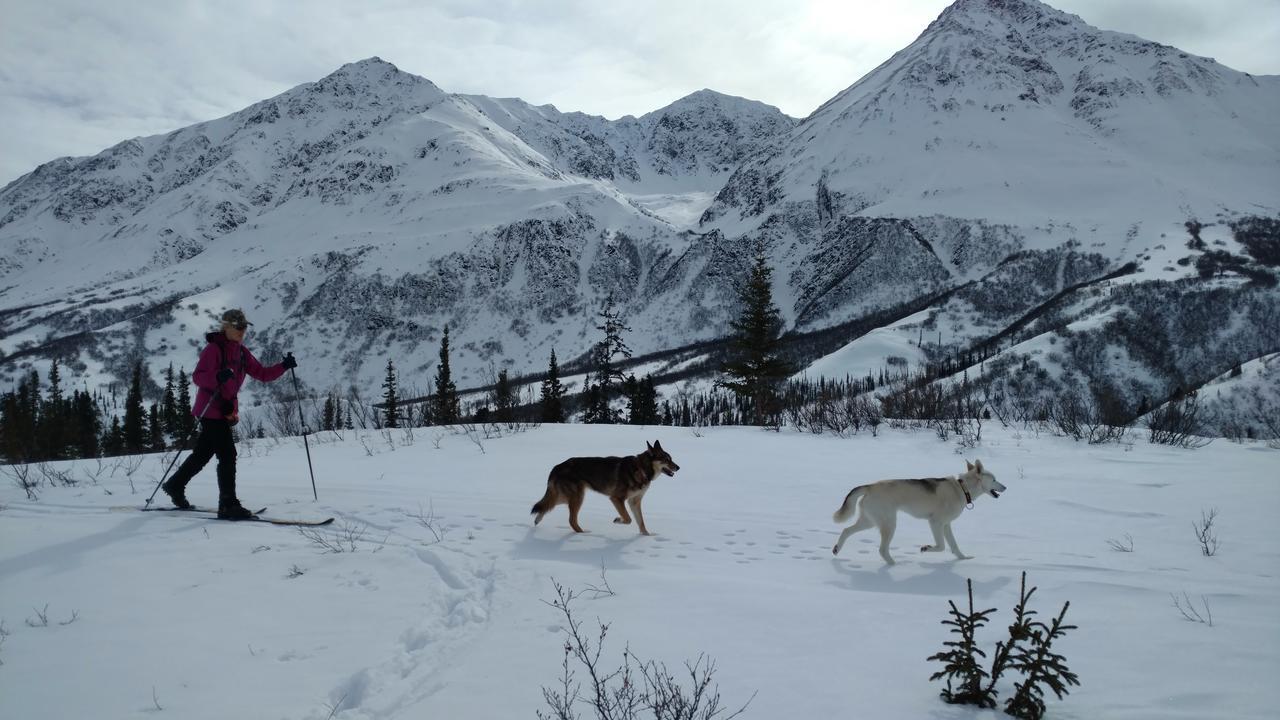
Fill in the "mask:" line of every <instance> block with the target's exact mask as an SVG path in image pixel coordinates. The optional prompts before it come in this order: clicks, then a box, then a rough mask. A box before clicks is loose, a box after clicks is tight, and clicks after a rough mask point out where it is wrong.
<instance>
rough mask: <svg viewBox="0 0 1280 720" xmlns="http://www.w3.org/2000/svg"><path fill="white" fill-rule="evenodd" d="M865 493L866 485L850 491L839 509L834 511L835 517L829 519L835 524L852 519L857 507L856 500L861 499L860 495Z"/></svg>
mask: <svg viewBox="0 0 1280 720" xmlns="http://www.w3.org/2000/svg"><path fill="white" fill-rule="evenodd" d="M866 491H867V486H866V485H859V486H858V487H856V488H854V489H852V490H850V491H849V494H848V495H845V496H844V504H843V505H841V506H840V509H839V510H837V511H836V513H835V515H832V516H831V519H832V520H834V521H835V522H838V523H842V522H844V521H846V520H848V519H849V518H851V517H853V513H854V510H856V509H857V507H858V498H860V497H862V493H864V492H866Z"/></svg>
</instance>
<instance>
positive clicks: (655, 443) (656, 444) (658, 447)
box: [653, 440, 662, 450]
mask: <svg viewBox="0 0 1280 720" xmlns="http://www.w3.org/2000/svg"><path fill="white" fill-rule="evenodd" d="M653 449H654V450H661V449H662V441H661V440H654V441H653Z"/></svg>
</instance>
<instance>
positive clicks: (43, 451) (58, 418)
mask: <svg viewBox="0 0 1280 720" xmlns="http://www.w3.org/2000/svg"><path fill="white" fill-rule="evenodd" d="M34 440H35V444H36V445H37V446H38V448H39V450H38V453H39V457H40V459H42V460H61V459H63V458H66V457H68V454H67V448H66V445H67V411H66V408H65V407H64V403H63V399H62V376H61V375H60V374H59V373H58V360H57V358H54V360H53V364H52V365H51V366H50V368H49V392H48V394H47V395H46V396H45V400H44V402H43V403H41V406H40V413H39V418H38V423H37V426H36V437H35V438H34Z"/></svg>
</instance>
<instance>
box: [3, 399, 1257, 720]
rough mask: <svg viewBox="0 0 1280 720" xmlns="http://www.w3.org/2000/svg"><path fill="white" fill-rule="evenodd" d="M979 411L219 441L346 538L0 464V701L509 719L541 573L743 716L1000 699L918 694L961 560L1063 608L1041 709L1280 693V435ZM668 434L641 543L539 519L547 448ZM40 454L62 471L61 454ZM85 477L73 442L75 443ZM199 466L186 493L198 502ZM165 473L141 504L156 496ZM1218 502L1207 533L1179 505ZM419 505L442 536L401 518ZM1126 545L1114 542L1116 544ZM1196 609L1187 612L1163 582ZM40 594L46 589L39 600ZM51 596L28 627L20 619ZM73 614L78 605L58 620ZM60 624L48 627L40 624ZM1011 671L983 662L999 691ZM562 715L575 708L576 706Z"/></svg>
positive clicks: (56, 706)
mask: <svg viewBox="0 0 1280 720" xmlns="http://www.w3.org/2000/svg"><path fill="white" fill-rule="evenodd" d="M989 425H990V424H988V427H985V428H984V438H983V445H982V447H980V448H978V449H977V450H968V451H965V452H963V453H962V452H960V451H959V450H958V449H957V447H956V446H955V445H954V444H953V443H946V442H942V441H940V440H938V439H937V438H936V437H935V436H934V435H932V434H929V433H923V432H916V433H912V432H905V431H888V432H884V433H882V434H881V436H880V437H871V436H869V435H865V434H864V435H860V436H857V437H854V438H850V439H840V438H835V437H830V436H810V435H802V434H796V433H793V432H783V433H780V434H774V433H769V432H765V431H760V430H756V429H747V428H717V429H708V430H702V431H699V432H698V433H697V434H695V433H694V432H692V431H690V430H689V429H679V428H631V427H598V426H581V425H570V426H546V427H540V428H535V429H531V430H529V431H528V432H523V433H518V434H514V435H509V436H506V437H501V438H495V439H481V440H479V442H476V441H473V440H472V439H469V438H468V437H466V436H464V435H460V434H446V433H445V432H443V431H441V430H438V429H432V428H426V429H418V430H415V431H414V432H413V436H412V441H411V442H410V438H409V436H408V435H407V434H406V433H405V432H403V431H397V432H395V433H392V434H391V435H390V436H389V439H388V437H385V436H383V435H381V434H378V433H373V432H370V433H366V434H365V435H364V437H363V440H362V439H361V438H360V437H357V435H356V433H353V432H348V433H347V434H346V437H345V439H344V440H341V441H338V440H336V439H333V438H324V437H319V436H318V437H313V438H312V440H311V448H310V449H311V455H312V458H313V459H314V461H315V468H316V482H317V484H318V486H319V495H320V500H319V502H314V501H312V499H311V487H310V482H309V480H308V477H307V467H306V460H305V457H304V454H303V448H302V443H301V441H300V440H296V439H290V440H286V441H282V442H274V441H257V442H255V443H252V444H249V443H242V444H241V446H240V450H241V459H240V478H241V479H240V488H241V493H240V494H241V497H242V499H243V500H244V501H245V503H246V504H248V505H251V506H262V505H268V506H270V507H271V514H273V515H276V516H283V517H303V518H315V517H327V516H329V515H333V516H336V517H337V521H336V522H335V523H334V525H333V526H331V528H330V529H329V530H328V531H326V532H327V536H328V537H330V538H332V539H335V540H338V539H343V538H349V537H350V536H351V535H352V534H353V533H354V534H362V535H361V537H360V539H357V540H355V543H354V544H355V551H354V552H343V553H326V552H324V551H322V550H321V549H320V548H319V547H318V546H317V545H316V544H315V543H314V542H313V541H311V540H309V539H308V538H306V537H304V536H303V535H302V534H301V533H299V532H298V531H297V530H295V529H293V528H288V527H275V526H270V525H265V524H257V523H250V524H232V523H225V522H218V521H214V520H206V519H199V518H196V517H191V516H183V515H181V514H177V513H141V512H136V511H132V510H128V509H121V508H127V507H129V506H138V505H141V504H142V502H143V500H144V499H145V498H146V496H147V494H148V493H149V492H150V491H151V488H152V487H153V485H154V483H155V482H156V481H157V479H158V477H159V474H160V472H161V471H162V469H163V468H162V465H161V458H159V457H158V456H151V457H148V458H146V459H145V460H144V461H143V462H142V465H141V467H140V469H138V470H137V471H136V473H135V474H134V475H133V477H132V486H131V483H130V482H129V480H128V478H127V477H126V469H125V468H124V467H123V466H121V467H117V468H115V473H114V475H110V474H109V473H110V469H107V470H105V471H104V472H103V473H102V474H101V475H100V476H99V477H98V479H97V481H96V482H92V483H91V482H88V481H84V482H83V484H81V485H80V486H78V487H74V488H66V487H59V488H44V489H43V490H42V491H41V493H40V499H39V500H38V501H35V502H31V501H28V500H27V499H26V497H25V495H24V494H23V493H22V491H21V490H19V489H18V488H17V487H16V486H15V485H14V484H13V483H12V482H11V481H10V480H9V479H5V481H4V483H3V486H0V505H3V509H2V510H0V619H2V620H3V627H4V629H5V630H6V631H7V633H8V634H7V636H5V637H4V639H3V644H0V663H3V664H2V665H0V716H3V717H5V718H89V717H93V718H136V717H174V718H183V719H184V720H197V719H199V718H217V719H218V720H225V718H229V717H243V718H249V717H252V718H298V719H307V718H316V719H322V718H327V717H330V715H331V712H332V710H333V706H335V705H337V706H338V707H337V712H336V713H333V714H332V717H334V718H344V719H354V718H365V719H370V720H372V719H375V718H376V719H383V718H429V717H430V718H435V717H453V718H532V717H534V716H535V711H536V710H537V709H539V708H540V707H543V700H542V692H541V688H542V687H543V686H554V685H555V683H556V682H557V678H558V674H559V671H560V660H561V650H562V646H563V642H564V638H563V633H562V630H561V625H562V618H561V617H560V616H559V615H558V614H557V612H556V611H555V610H554V609H553V608H551V607H549V606H548V605H547V604H545V603H544V602H542V601H544V600H548V599H551V598H553V597H554V591H553V587H552V579H553V578H554V579H555V580H557V581H559V582H561V583H563V584H565V585H567V586H569V587H572V588H576V589H578V590H584V589H586V588H587V586H588V585H597V586H598V585H601V584H602V582H603V581H602V578H601V574H602V568H603V572H604V575H605V580H607V583H608V585H609V586H610V587H611V588H612V590H613V591H614V593H615V594H613V595H611V596H605V597H599V598H593V597H592V594H591V593H587V594H586V595H585V596H583V597H581V598H580V599H579V600H578V601H576V604H575V607H576V612H577V616H578V618H579V619H581V620H583V621H584V622H585V624H586V626H587V627H588V628H594V627H595V623H596V621H597V619H599V620H600V621H603V622H608V623H612V625H611V628H610V631H609V635H608V639H607V641H606V642H607V645H606V650H605V655H604V658H605V659H606V660H607V661H608V662H609V663H610V664H609V667H612V666H614V665H616V664H620V663H621V658H622V652H623V649H624V647H626V646H627V645H630V647H631V649H632V650H633V651H634V652H636V653H637V654H638V655H640V656H641V657H645V658H652V659H656V660H662V661H665V662H666V663H667V664H668V665H669V666H671V667H672V668H673V669H676V668H679V665H680V662H681V661H683V660H685V659H692V658H695V657H696V656H697V655H698V653H701V652H705V653H708V654H709V655H710V656H711V657H713V658H714V659H715V660H716V662H717V667H718V669H717V673H716V679H717V680H718V681H719V683H720V690H721V693H722V695H723V698H724V701H725V704H726V705H731V706H733V707H737V705H738V704H741V703H742V702H745V701H746V700H747V699H748V698H749V697H750V696H751V694H752V693H753V692H757V691H758V695H756V697H755V700H754V701H753V702H752V703H751V705H750V707H749V708H748V709H747V712H746V713H745V715H744V716H743V717H747V718H835V717H875V718H925V717H932V718H957V719H958V718H995V717H1003V715H1001V714H1000V713H998V712H996V711H975V710H972V709H970V708H962V707H951V706H947V705H945V704H943V703H942V702H941V700H939V699H938V697H937V693H938V690H939V687H940V686H939V684H938V683H930V682H929V681H928V676H929V674H930V673H932V672H933V671H934V670H935V669H937V664H936V663H928V662H926V661H925V658H926V657H927V656H929V655H931V654H933V653H934V652H937V651H938V650H940V649H941V648H942V643H943V642H944V641H945V640H947V639H948V636H947V633H946V628H945V627H944V626H943V625H941V624H940V621H941V620H942V619H943V618H944V617H945V615H946V610H947V601H948V600H956V601H958V602H959V601H961V600H962V599H963V595H964V587H965V579H966V578H972V580H973V584H974V590H975V595H976V596H977V600H976V601H977V603H978V604H979V605H980V606H981V607H983V608H986V607H992V606H994V607H997V608H999V611H998V612H997V613H996V615H995V618H994V622H992V624H991V625H990V626H988V627H987V628H986V629H985V631H984V634H983V635H982V636H981V637H980V640H981V641H982V642H983V644H984V646H985V647H986V648H987V649H988V650H990V649H992V648H993V647H994V644H995V642H996V640H998V639H1001V638H1002V636H1003V628H1004V626H1005V625H1006V624H1007V623H1008V621H1009V619H1010V609H1011V608H1012V606H1013V604H1014V603H1015V601H1016V599H1017V594H1018V580H1019V574H1020V573H1021V572H1022V571H1023V570H1026V571H1027V572H1028V578H1029V581H1030V583H1031V584H1034V585H1037V586H1038V587H1039V591H1038V592H1037V593H1036V595H1035V597H1034V599H1033V607H1034V608H1035V609H1037V610H1039V612H1040V617H1042V618H1044V617H1046V616H1050V615H1052V614H1055V613H1056V612H1057V611H1058V610H1059V608H1060V607H1061V605H1062V603H1063V602H1064V601H1068V600H1069V601H1071V608H1070V611H1069V613H1068V615H1067V619H1068V621H1069V622H1072V623H1074V624H1077V625H1079V629H1078V630H1076V631H1073V632H1071V633H1069V634H1068V635H1067V637H1066V638H1065V639H1064V640H1063V641H1062V642H1061V643H1060V647H1059V648H1058V649H1060V651H1061V652H1063V653H1064V654H1065V655H1066V658H1067V662H1068V664H1069V665H1070V667H1071V668H1072V669H1073V670H1074V671H1075V672H1077V673H1078V674H1079V677H1080V680H1081V683H1082V685H1081V687H1079V688H1076V689H1075V690H1074V691H1073V692H1072V694H1071V695H1069V696H1068V697H1067V698H1066V699H1065V700H1063V701H1057V700H1054V699H1052V696H1051V698H1050V717H1057V718H1196V719H1197V720H1199V719H1201V718H1209V717H1214V718H1264V717H1273V716H1274V715H1273V713H1274V711H1275V708H1276V707H1277V706H1280V685H1277V684H1276V683H1275V682H1274V681H1273V677H1274V675H1275V673H1276V671H1277V670H1278V669H1280V615H1277V613H1276V607H1277V600H1280V580H1278V579H1277V570H1278V569H1280V537H1278V536H1277V535H1276V533H1275V512H1276V509H1277V508H1278V507H1280V484H1278V483H1277V479H1278V476H1280V473H1277V470H1278V469H1280V452H1277V451H1276V450H1273V449H1268V448H1266V447H1265V446H1263V445H1248V444H1247V445H1238V444H1231V443H1228V442H1223V441H1217V442H1214V443H1212V444H1211V445H1209V446H1207V447H1204V448H1201V449H1198V450H1181V449H1174V448H1168V447H1162V446H1159V447H1158V446H1151V445H1149V444H1147V443H1146V441H1145V439H1144V438H1142V437H1140V436H1135V437H1134V440H1135V442H1134V443H1133V444H1132V445H1130V446H1125V445H1107V446H1101V447H1099V446H1087V445H1083V444H1079V443H1073V442H1071V441H1069V440H1064V439H1061V438H1054V437H1049V436H1047V435H1046V436H1039V437H1037V436H1035V435H1034V434H1033V433H1027V432H1022V433H1018V432H1014V431H1012V430H1006V429H999V428H992V427H990V426H989ZM646 439H647V440H653V439H661V440H662V443H663V446H664V447H666V448H667V449H668V450H669V451H670V452H671V454H672V455H673V457H674V458H675V460H676V461H677V462H678V463H679V464H680V465H681V466H682V470H681V471H680V473H679V474H678V475H677V476H676V477H674V478H667V477H662V478H660V479H658V480H657V481H656V482H655V484H654V486H653V488H652V491H651V492H650V493H649V494H648V495H647V496H646V498H645V519H646V524H647V525H648V526H649V528H650V530H652V531H654V532H655V533H656V536H654V537H641V536H639V535H638V534H637V532H636V529H635V526H621V525H615V524H613V523H612V522H611V520H612V518H613V516H614V513H613V510H612V508H611V507H610V505H609V503H608V501H607V500H606V499H605V498H604V497H602V496H599V495H592V496H590V497H589V498H588V499H587V502H586V505H585V507H584V510H583V514H582V524H583V525H584V527H585V528H586V529H587V530H589V531H590V532H589V534H586V535H574V534H573V533H572V532H570V531H569V529H568V523H567V512H566V510H565V508H563V507H561V508H558V509H557V510H556V511H555V512H553V513H552V514H551V515H549V516H548V517H547V519H546V520H545V521H544V522H543V524H542V525H540V526H538V527H536V528H535V527H533V525H532V523H531V522H530V516H529V508H530V506H531V505H532V504H533V502H534V501H535V500H537V499H538V498H539V497H540V496H541V494H542V491H543V489H544V483H545V478H546V474H547V471H548V469H549V468H550V467H551V466H552V465H554V464H555V463H556V462H558V461H560V460H562V459H564V458H565V457H567V456H570V455H582V454H630V453H634V452H639V451H641V450H643V448H644V444H643V441H644V440H646ZM975 456H976V457H980V458H981V459H982V460H983V461H984V464H986V465H987V466H988V467H989V469H991V470H992V471H993V472H994V473H995V474H996V476H997V477H998V479H999V480H1000V481H1001V482H1002V483H1004V484H1005V485H1007V486H1008V488H1009V490H1008V492H1007V493H1006V494H1004V495H1002V497H1001V498H1000V499H998V500H995V499H992V498H990V497H983V498H980V499H978V501H977V503H976V506H975V507H974V509H972V510H971V511H967V512H966V513H965V514H964V515H963V516H961V518H960V519H959V520H958V521H957V522H956V525H955V534H956V536H957V538H958V540H959V543H960V546H961V547H962V548H963V549H964V551H965V552H967V553H968V554H970V555H973V556H974V559H971V560H964V561H955V560H953V559H952V557H951V555H950V554H949V553H943V554H932V555H928V556H922V555H920V554H919V553H918V552H916V551H915V549H916V548H918V546H920V545H922V544H924V543H926V542H928V541H929V539H930V535H929V531H928V527H927V524H926V523H925V522H924V521H921V520H915V519H911V518H905V517H904V518H902V519H901V520H900V522H899V526H898V534H897V538H896V540H895V542H894V546H893V552H894V554H895V555H896V556H897V558H898V561H899V562H898V564H897V565H896V566H894V567H885V566H884V565H882V563H881V561H880V558H879V557H878V555H877V554H876V552H875V541H876V539H875V538H874V537H873V536H872V535H871V534H862V535H856V536H854V538H853V539H852V540H850V542H849V544H848V545H847V546H846V547H845V550H844V552H843V554H842V555H841V556H840V557H839V558H835V559H833V558H832V556H831V552H830V548H831V545H832V543H833V542H834V540H835V538H836V535H837V533H838V530H839V527H838V526H836V525H834V524H833V523H832V522H831V519H830V518H831V513H832V512H833V511H834V510H835V509H836V507H837V506H838V505H839V504H840V502H841V500H842V499H843V497H844V495H845V493H846V492H847V491H848V490H849V489H850V488H851V487H852V486H853V485H856V484H860V483H864V482H867V481H871V480H875V479H879V478H885V477H919V476H937V475H939V474H944V473H951V472H956V471H960V470H963V468H964V465H963V458H965V457H969V458H972V457H975ZM59 467H60V468H61V467H63V466H59ZM71 468H72V472H73V474H74V475H76V476H78V477H81V478H83V477H85V475H86V474H88V473H89V472H91V471H93V470H95V469H96V465H95V464H93V463H85V462H79V463H75V464H73V465H72V466H71ZM214 488H215V483H214V478H213V469H212V468H208V469H206V470H205V472H204V473H203V474H202V475H201V476H199V477H197V479H196V480H195V481H194V483H193V484H192V486H191V488H190V495H191V497H192V499H193V500H195V501H196V502H198V503H201V504H210V503H212V502H213V501H214V498H215V495H216V491H215V489H214ZM160 497H163V495H161V496H160ZM1210 509H1216V510H1217V512H1218V515H1217V520H1216V523H1215V529H1216V531H1217V534H1218V537H1219V538H1220V540H1221V547H1220V549H1219V551H1218V552H1217V554H1216V555H1214V556H1212V557H1206V556H1204V555H1202V554H1201V550H1200V545H1199V543H1198V542H1197V540H1196V538H1195V536H1194V532H1193V523H1194V522H1196V521H1199V520H1200V519H1201V512H1202V511H1208V510H1210ZM424 519H425V520H429V521H431V524H433V525H434V527H435V532H441V531H443V537H442V538H441V539H439V541H438V542H437V541H436V540H437V538H436V535H435V533H433V531H432V529H431V528H428V527H427V526H426V525H425V524H424V523H423V522H422V521H423V520H424ZM1110 540H1116V541H1118V542H1120V543H1128V542H1131V543H1132V552H1119V551H1116V550H1113V549H1112V548H1111V547H1110V544H1109V541H1110ZM1184 593H1185V594H1186V595H1185V597H1186V598H1187V599H1189V600H1190V601H1191V602H1192V603H1193V604H1194V605H1195V606H1196V607H1197V608H1198V609H1199V610H1200V612H1202V613H1205V612H1206V607H1205V606H1206V605H1207V610H1208V611H1211V612H1212V620H1213V625H1212V626H1209V625H1207V624H1201V623H1196V622H1191V621H1188V620H1185V619H1184V618H1183V617H1182V615H1181V614H1180V613H1179V611H1178V610H1177V609H1175V608H1174V606H1173V601H1172V599H1171V596H1172V595H1176V596H1177V597H1178V598H1179V599H1182V598H1183V597H1184ZM46 606H47V609H46ZM40 613H44V614H45V615H46V616H47V618H48V621H49V622H48V626H47V627H33V626H32V625H31V624H29V621H30V622H34V623H35V624H37V625H38V624H39V622H38V615H39V614H40ZM69 620H73V621H71V622H68V621H69ZM64 623H66V624H64ZM1010 689H1011V686H1008V685H1006V686H1004V691H1005V692H1004V693H1003V695H1004V696H1006V697H1007V695H1008V693H1009V691H1010ZM582 715H583V717H591V716H592V714H591V713H590V711H589V710H588V709H587V708H582Z"/></svg>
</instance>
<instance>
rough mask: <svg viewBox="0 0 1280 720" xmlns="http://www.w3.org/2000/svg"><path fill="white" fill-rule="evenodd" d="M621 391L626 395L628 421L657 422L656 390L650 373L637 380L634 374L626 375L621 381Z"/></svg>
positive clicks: (636, 422)
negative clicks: (622, 381) (624, 380)
mask: <svg viewBox="0 0 1280 720" xmlns="http://www.w3.org/2000/svg"><path fill="white" fill-rule="evenodd" d="M623 392H624V393H625V394H626V396H627V422H628V423H630V424H631V425H657V424H658V420H659V415H658V391H657V389H655V388H654V386H653V376H652V375H645V376H644V379H643V380H637V379H636V376H635V375H628V376H627V379H626V382H625V383H623Z"/></svg>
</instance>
